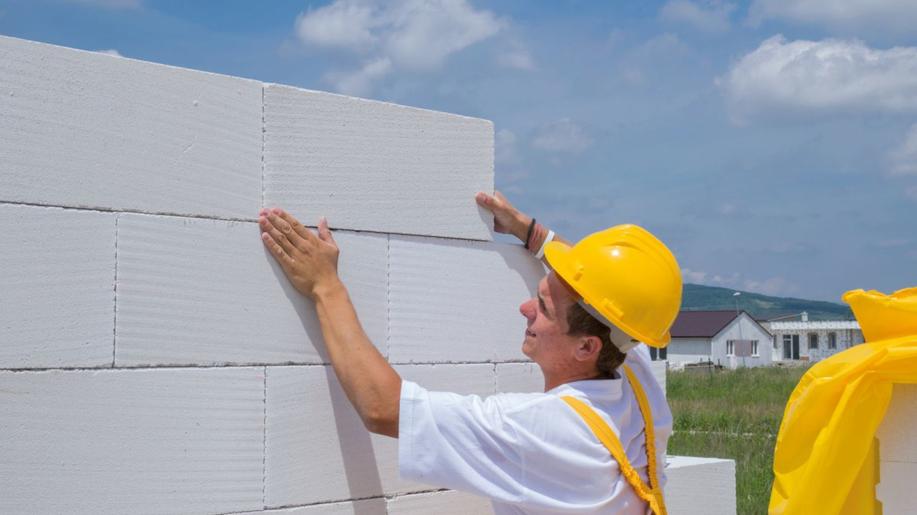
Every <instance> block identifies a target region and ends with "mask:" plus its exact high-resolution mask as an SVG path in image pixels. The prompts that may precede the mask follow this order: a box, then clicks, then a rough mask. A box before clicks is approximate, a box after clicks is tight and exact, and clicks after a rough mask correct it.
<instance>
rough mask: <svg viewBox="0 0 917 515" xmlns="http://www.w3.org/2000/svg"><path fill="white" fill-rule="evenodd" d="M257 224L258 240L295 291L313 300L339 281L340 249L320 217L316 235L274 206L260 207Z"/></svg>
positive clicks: (323, 219) (326, 223) (335, 285)
mask: <svg viewBox="0 0 917 515" xmlns="http://www.w3.org/2000/svg"><path fill="white" fill-rule="evenodd" d="M258 225H259V226H260V227H261V241H262V242H263V243H264V245H265V246H266V247H267V248H268V250H269V251H270V252H271V255H273V256H274V259H276V260H277V262H278V263H280V266H281V268H283V271H284V273H285V274H286V276H287V278H288V279H289V280H290V283H292V284H293V287H294V288H296V290H297V291H299V292H300V293H302V294H303V295H306V296H308V297H309V298H311V299H313V300H314V299H315V297H316V296H318V295H320V294H321V293H323V292H326V291H329V290H331V289H333V288H335V287H337V286H339V285H340V284H341V282H340V278H339V277H338V270H337V269H338V255H339V254H340V250H339V249H338V246H337V243H335V242H334V238H333V237H332V236H331V231H330V230H328V221H327V220H325V218H324V217H322V219H321V221H319V223H318V236H316V235H315V233H313V232H312V231H311V230H309V229H307V228H305V227H303V225H302V224H301V223H299V220H297V219H296V218H294V217H293V215H291V214H289V213H287V212H286V211H284V210H282V209H278V208H273V209H262V210H261V213H260V216H259V217H258Z"/></svg>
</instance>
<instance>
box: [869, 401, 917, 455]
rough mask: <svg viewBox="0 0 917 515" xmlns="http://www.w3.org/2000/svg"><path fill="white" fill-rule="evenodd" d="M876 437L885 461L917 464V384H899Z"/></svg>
mask: <svg viewBox="0 0 917 515" xmlns="http://www.w3.org/2000/svg"><path fill="white" fill-rule="evenodd" d="M876 436H877V437H878V438H879V454H880V455H881V459H882V460H883V461H910V462H915V463H917V385H912V384H896V385H895V387H894V393H893V394H892V401H891V403H889V405H888V410H887V411H886V412H885V420H883V421H882V424H881V425H880V426H879V429H878V430H877V431H876Z"/></svg>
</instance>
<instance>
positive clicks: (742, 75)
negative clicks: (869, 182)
mask: <svg viewBox="0 0 917 515" xmlns="http://www.w3.org/2000/svg"><path fill="white" fill-rule="evenodd" d="M717 84H718V85H719V86H720V87H721V88H722V90H723V92H724V93H725V95H726V98H727V101H728V103H729V107H730V112H731V113H732V115H733V118H734V119H735V120H736V121H738V122H741V121H744V120H745V119H747V118H748V117H753V116H755V115H761V114H772V113H781V112H782V113H801V112H806V113H812V112H824V113H837V112H873V113H874V112H888V113H900V112H917V48H913V47H895V48H891V49H888V50H875V49H872V48H869V47H867V46H866V45H864V44H863V43H862V42H860V41H845V40H837V39H826V40H822V41H805V40H798V41H786V39H784V38H783V36H780V35H777V36H774V37H772V38H770V39H767V40H765V41H764V42H763V43H761V45H760V46H759V47H758V48H757V49H755V50H754V51H752V52H751V53H749V54H747V55H745V56H744V57H742V58H741V59H740V60H739V61H738V62H737V63H735V65H733V67H732V69H730V71H729V72H728V73H727V74H726V75H725V76H724V77H721V78H719V79H717Z"/></svg>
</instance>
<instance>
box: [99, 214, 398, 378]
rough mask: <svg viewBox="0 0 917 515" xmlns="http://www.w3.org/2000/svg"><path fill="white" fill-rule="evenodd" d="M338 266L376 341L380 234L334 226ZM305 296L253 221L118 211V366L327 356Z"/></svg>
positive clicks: (382, 274)
mask: <svg viewBox="0 0 917 515" xmlns="http://www.w3.org/2000/svg"><path fill="white" fill-rule="evenodd" d="M334 236H335V240H336V241H337V243H338V245H339V247H340V248H341V258H340V271H341V277H342V279H343V280H344V283H345V284H346V285H347V286H348V288H349V291H350V294H351V297H352V299H353V302H354V305H355V306H356V309H357V313H358V315H359V317H360V321H361V322H362V323H363V327H364V328H365V330H366V332H367V334H368V336H369V337H370V339H371V340H372V341H373V342H374V343H375V344H376V345H378V346H379V348H380V349H382V350H383V352H384V349H385V338H386V291H385V288H386V253H387V246H388V242H387V239H386V237H385V236H378V235H358V234H352V233H351V234H348V233H343V232H336V233H335V235H334ZM327 361H328V359H327V356H326V355H325V351H324V343H323V342H322V339H321V330H320V328H319V325H318V321H317V319H316V316H315V308H314V305H313V304H312V302H311V301H309V300H307V299H306V298H305V297H303V296H302V295H301V294H299V293H298V292H297V291H296V290H295V289H294V288H293V287H292V285H291V284H290V282H289V281H288V280H287V279H286V277H285V276H284V275H283V271H282V270H281V268H280V266H279V265H278V264H277V263H276V261H275V260H274V258H273V257H272V256H271V255H270V253H269V252H268V251H267V249H266V248H265V247H264V245H263V244H262V241H261V238H260V231H259V228H258V225H257V224H256V223H250V222H227V221H222V220H207V219H192V218H180V217H163V216H150V215H138V214H123V215H119V221H118V318H117V339H116V363H117V365H118V366H140V365H163V364H183V365H188V364H194V365H217V364H226V363H237V364H250V363H321V362H327Z"/></svg>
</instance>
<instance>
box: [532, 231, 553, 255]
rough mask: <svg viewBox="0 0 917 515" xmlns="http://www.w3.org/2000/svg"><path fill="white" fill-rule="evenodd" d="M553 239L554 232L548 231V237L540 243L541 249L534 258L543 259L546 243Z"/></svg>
mask: <svg viewBox="0 0 917 515" xmlns="http://www.w3.org/2000/svg"><path fill="white" fill-rule="evenodd" d="M553 239H554V231H551V230H548V235H547V236H546V237H545V239H544V241H543V242H542V243H541V248H540V249H538V252H537V253H535V257H536V258H538V259H541V258H542V257H544V248H545V247H547V246H548V242H549V241H551V240H553Z"/></svg>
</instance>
